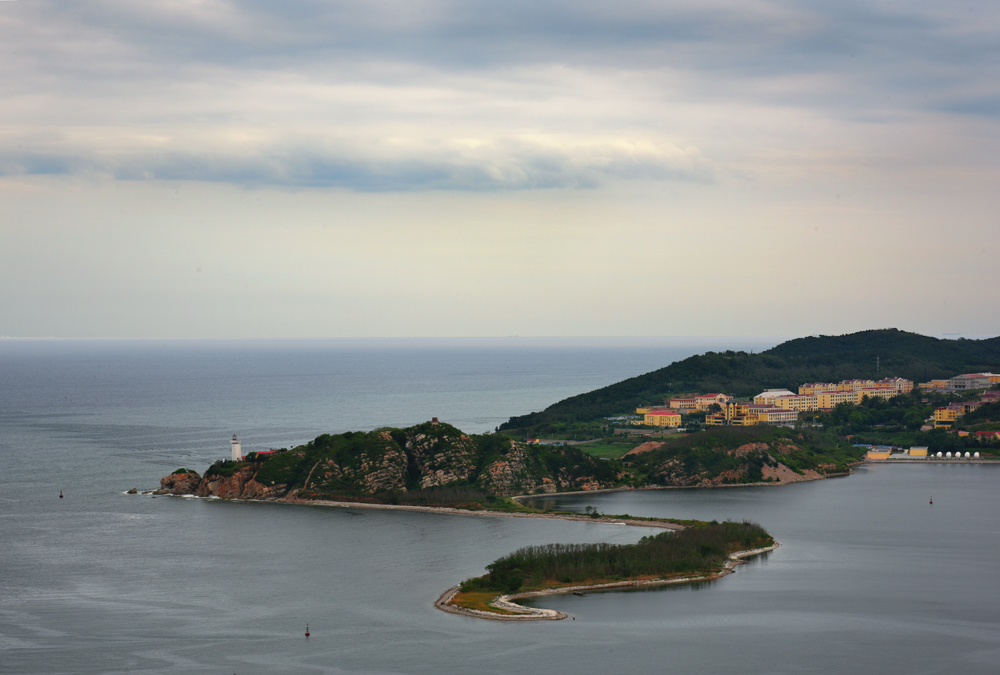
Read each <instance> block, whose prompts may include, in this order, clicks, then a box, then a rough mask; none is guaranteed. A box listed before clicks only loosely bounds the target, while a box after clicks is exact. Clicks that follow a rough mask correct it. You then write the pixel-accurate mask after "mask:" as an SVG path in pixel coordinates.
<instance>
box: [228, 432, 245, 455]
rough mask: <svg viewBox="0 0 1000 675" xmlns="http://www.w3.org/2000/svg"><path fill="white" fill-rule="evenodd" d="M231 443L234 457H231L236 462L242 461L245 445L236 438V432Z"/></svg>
mask: <svg viewBox="0 0 1000 675" xmlns="http://www.w3.org/2000/svg"><path fill="white" fill-rule="evenodd" d="M229 443H230V444H231V445H232V446H233V454H232V457H230V459H232V460H233V461H234V462H242V461H243V446H242V445H241V444H240V439H238V438H236V434H233V440H231V441H229Z"/></svg>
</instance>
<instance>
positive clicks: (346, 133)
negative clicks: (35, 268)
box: [0, 0, 1000, 191]
mask: <svg viewBox="0 0 1000 675" xmlns="http://www.w3.org/2000/svg"><path fill="white" fill-rule="evenodd" d="M997 14H998V12H996V11H995V10H994V9H993V6H992V5H990V4H989V3H985V2H984V3H968V4H965V5H963V6H961V7H958V6H949V9H948V10H947V11H945V10H942V9H941V8H940V7H939V5H937V4H934V3H908V4H906V5H905V6H903V7H899V8H893V6H892V5H887V4H885V3H869V2H847V3H807V2H798V3H787V2H769V1H763V0H758V1H756V2H728V1H720V2H683V1H681V2H669V3H661V2H657V3H652V2H630V3H624V4H622V3H617V4H615V5H613V6H612V5H607V4H606V3H598V2H572V3H571V2H547V3H537V2H509V3H493V2H450V1H432V0H429V1H426V2H415V3H405V4H403V3H396V2H320V1H315V0H313V1H298V2H289V3H281V4H280V5H276V4H274V3H259V2H223V1H215V0H204V1H188V2H157V1H153V2H143V3H133V2H121V1H119V0H104V1H97V2H91V1H88V2H54V1H45V0H38V1H33V2H30V3H10V4H8V5H5V6H3V7H2V11H0V36H2V38H3V45H4V48H5V50H6V56H7V57H8V58H5V59H3V60H0V73H2V80H0V84H2V91H0V93H2V97H3V101H4V106H3V108H2V110H0V172H2V173H3V174H4V175H19V174H70V175H73V174H93V173H97V174H105V175H108V176H111V177H113V178H116V179H181V178H187V179H192V180H205V181H220V182H232V183H237V184H244V185H283V186H310V187H315V186H330V187H343V188H348V189H355V190H362V191H366V190H376V191H394V190H404V191H405V190H422V189H446V190H447V189H457V190H496V189H536V188H552V187H560V188H563V187H570V188H581V187H583V188H592V187H595V186H598V185H601V184H603V183H605V182H607V181H608V180H616V179H624V180H629V179H641V180H649V179H657V180H682V181H689V180H694V181H706V180H714V179H715V177H716V176H717V175H718V171H720V170H722V171H725V170H729V169H732V170H745V169H746V167H745V166H744V167H742V169H738V167H737V164H740V162H738V161H736V158H735V157H733V156H731V154H730V153H729V152H727V151H726V149H725V148H716V147H713V146H714V145H715V142H714V141H715V140H716V139H722V140H723V141H724V142H726V143H730V144H732V145H744V146H745V145H746V143H744V142H741V141H740V140H739V139H738V138H734V137H733V136H734V135H735V134H734V132H735V131H737V129H739V130H742V131H744V132H745V133H747V134H758V133H761V132H766V127H767V126H768V121H769V120H770V119H772V118H773V117H774V116H782V115H786V116H787V115H797V116H800V117H802V118H803V119H807V120H809V121H810V123H815V122H819V123H820V124H827V123H829V122H831V121H834V122H836V123H838V124H843V125H844V127H845V129H846V130H847V131H848V132H849V133H850V132H851V131H852V130H853V129H855V128H858V127H868V128H870V127H872V126H880V125H890V124H896V123H898V122H899V121H901V120H907V121H912V120H913V119H914V118H917V119H918V120H919V121H920V122H921V123H922V124H924V125H925V126H926V127H927V128H928V129H931V128H932V127H934V126H935V125H938V124H940V123H941V122H940V119H941V118H942V117H944V118H947V117H949V116H951V117H956V118H961V117H966V116H977V117H986V118H995V117H997V115H998V113H1000V107H998V106H1000V85H998V84H997V83H998V82H1000V77H998V75H1000V73H998V72H997V63H998V60H997V58H996V57H997V55H998V51H1000V47H998V41H997V40H996V39H995V38H996V36H997V29H998V27H1000V26H998V23H1000V21H998V17H997V16H996V15H997ZM945 124H947V122H945ZM801 140H802V141H803V142H804V143H805V144H809V145H810V146H812V147H813V148H814V150H816V151H818V152H819V153H821V154H822V153H823V152H825V151H827V150H828V148H825V147H824V145H826V143H825V142H824V141H825V140H826V139H812V143H809V141H810V137H809V135H808V134H807V133H806V134H803V135H802V138H801ZM817 140H818V141H819V142H818V143H817V142H816V141H817ZM768 150H769V148H767V147H757V148H754V154H755V155H756V157H755V158H754V159H755V160H761V159H764V157H763V155H766V154H768ZM871 150H873V151H878V152H893V151H894V150H895V149H893V148H871ZM907 159H908V161H909V162H910V163H912V158H907ZM789 161H794V160H793V159H792V160H789Z"/></svg>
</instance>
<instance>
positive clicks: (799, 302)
mask: <svg viewBox="0 0 1000 675" xmlns="http://www.w3.org/2000/svg"><path fill="white" fill-rule="evenodd" d="M998 57H1000V6H998V5H997V4H996V3H993V2H987V1H985V0H982V1H980V0H973V1H971V2H966V1H963V0H958V1H956V2H953V3H948V4H942V3H939V2H930V1H929V0H914V1H912V2H907V3H899V2H891V3H890V2H885V1H881V0H880V1H874V0H871V1H869V0H845V1H844V2H815V1H813V0H742V1H739V2H737V1H736V0H699V1H695V0H667V1H656V2H653V1H651V0H650V1H643V0H639V1H631V2H628V1H626V2H618V3H606V2H597V1H595V0H575V1H573V2H570V1H569V0H548V1H541V2H540V1H538V0H532V1H531V2H529V1H527V0H511V1H508V2H502V3H501V2H495V1H494V2H486V1H485V0H467V1H463V2H458V1H457V0H416V1H414V2H407V3H400V2H388V1H386V0H366V1H364V2H362V1H360V0H358V1H325V0H290V1H289V2H283V3H273V2H261V1H257V0H249V1H248V0H171V1H170V2H167V1H166V0H147V1H144V2H125V1H124V0H65V1H62V0H60V1H56V0H30V1H26V2H0V335H4V334H7V335H108V336H143V335H157V336H171V335H178V336H219V337H223V336H232V335H251V336H267V337H278V336H316V337H322V336H371V335H430V336H436V335H507V334H511V333H518V334H521V335H529V334H531V335H676V334H685V335H692V334H693V335H704V334H744V335H745V334H763V335H774V334H786V335H789V334H809V333H839V332H844V331H846V330H853V329H863V328H871V327H877V326H888V325H895V326H898V327H900V328H909V329H915V330H921V331H924V332H927V333H948V332H958V333H966V334H985V333H997V332H1000V317H998V316H997V313H996V312H995V311H993V308H995V307H997V306H998V305H1000V265H997V264H996V261H997V260H998V258H1000V223H998V221H997V217H996V215H995V214H997V213H1000V196H998V193H1000V191H998V190H997V189H996V186H997V185H998V184H1000V170H998V169H1000V160H998V158H1000V58H998ZM247 316H253V317H254V321H253V322H252V325H250V324H248V323H247V322H246V321H245V320H244V319H245V317H247Z"/></svg>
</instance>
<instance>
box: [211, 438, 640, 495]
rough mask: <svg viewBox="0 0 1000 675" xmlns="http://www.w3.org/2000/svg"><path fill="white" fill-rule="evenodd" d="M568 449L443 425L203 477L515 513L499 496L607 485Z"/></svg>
mask: <svg viewBox="0 0 1000 675" xmlns="http://www.w3.org/2000/svg"><path fill="white" fill-rule="evenodd" d="M618 468H620V467H615V466H610V465H609V464H608V463H607V462H604V461H601V460H598V459H596V458H594V457H592V456H590V455H588V454H586V453H584V452H582V451H581V450H579V449H576V448H573V447H555V446H525V445H521V444H517V443H513V442H512V441H511V439H510V438H509V437H507V436H504V435H500V434H482V435H474V434H464V433H462V431H461V430H459V429H456V428H455V427H453V426H451V425H449V424H445V423H441V422H426V423H423V424H418V425H415V426H413V427H408V428H405V429H395V428H384V429H377V430H375V431H371V432H346V433H341V434H323V435H321V436H318V437H316V438H315V439H314V440H312V441H310V442H308V443H306V444H304V445H300V446H297V447H294V448H291V449H283V450H280V451H278V452H276V453H273V454H256V453H251V454H250V455H248V456H247V457H246V458H245V459H244V461H242V462H232V461H228V460H225V461H219V462H216V463H215V464H213V465H212V466H211V467H210V468H209V469H208V471H207V472H206V478H210V479H212V478H218V477H222V478H225V477H228V476H232V475H233V474H234V473H236V472H237V471H244V470H245V471H247V472H249V475H248V477H247V478H248V479H249V477H250V476H251V475H252V477H253V480H254V481H256V483H259V484H260V485H262V486H266V487H267V488H269V489H272V488H273V489H274V490H276V491H277V492H278V494H277V495H276V496H283V495H289V494H293V496H298V497H300V498H305V499H332V500H362V501H373V502H381V503H390V504H435V505H456V506H458V505H461V506H463V507H465V508H477V507H483V506H484V505H489V507H490V508H494V509H502V510H516V509H517V508H519V507H518V506H517V505H516V504H514V503H513V502H509V500H504V499H498V497H500V496H502V495H511V494H519V493H521V492H532V491H535V490H540V489H542V485H543V484H544V485H545V489H546V490H551V489H553V488H554V489H556V490H567V489H577V488H579V486H580V485H582V484H589V485H593V484H594V483H595V482H596V483H597V484H599V485H601V486H607V487H611V486H613V485H617V484H619V483H620V481H619V477H618V475H617V473H616V470H617V469H618Z"/></svg>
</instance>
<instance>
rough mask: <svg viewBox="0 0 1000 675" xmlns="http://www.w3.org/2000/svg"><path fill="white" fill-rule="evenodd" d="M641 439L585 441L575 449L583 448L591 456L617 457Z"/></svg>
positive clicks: (639, 442) (637, 443)
mask: <svg viewBox="0 0 1000 675" xmlns="http://www.w3.org/2000/svg"><path fill="white" fill-rule="evenodd" d="M641 443H642V441H641V440H632V441H628V442H626V443H608V442H603V441H598V442H597V443H586V444H583V445H577V446H576V447H577V449H579V450H583V451H584V452H585V453H587V454H588V455H591V456H593V457H607V458H609V459H618V458H619V457H621V456H622V455H624V454H625V453H626V452H628V451H629V450H631V449H632V448H634V447H636V446H637V445H639V444H641Z"/></svg>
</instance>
